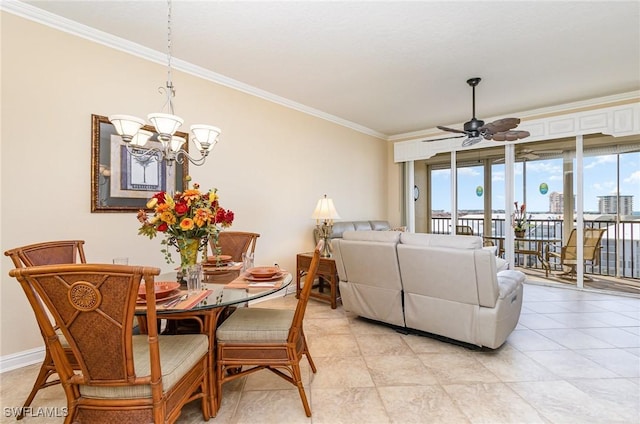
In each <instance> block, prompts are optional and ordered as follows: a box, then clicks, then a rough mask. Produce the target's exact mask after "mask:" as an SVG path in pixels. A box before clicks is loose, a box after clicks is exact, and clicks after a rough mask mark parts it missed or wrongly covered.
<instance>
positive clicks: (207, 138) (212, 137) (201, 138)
mask: <svg viewBox="0 0 640 424" xmlns="http://www.w3.org/2000/svg"><path fill="white" fill-rule="evenodd" d="M191 132H192V133H193V142H194V144H195V145H196V147H197V148H198V150H200V151H203V150H207V151H211V149H213V146H215V145H216V143H217V142H218V136H219V135H220V133H221V132H222V131H220V128H218V127H214V126H211V125H202V124H197V125H191Z"/></svg>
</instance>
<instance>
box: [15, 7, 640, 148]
mask: <svg viewBox="0 0 640 424" xmlns="http://www.w3.org/2000/svg"><path fill="white" fill-rule="evenodd" d="M25 3H28V4H30V5H33V6H36V7H38V8H42V9H45V10H46V11H49V12H51V13H54V14H56V15H59V16H62V17H65V18H68V19H71V20H73V21H76V22H79V23H82V24H84V25H87V26H89V27H93V28H96V29H98V30H101V31H104V32H107V33H109V34H113V35H115V36H118V37H122V38H124V39H127V40H130V41H132V42H135V43H138V44H140V45H143V46H146V47H149V48H152V49H155V50H158V51H160V52H166V48H167V46H166V45H167V41H166V38H167V35H166V32H167V18H166V13H167V3H166V2H157V1H108V2H107V1H82V2H79V1H26V2H25ZM172 33H173V55H174V56H175V57H176V58H178V59H181V60H184V61H186V62H190V63H192V64H195V65H198V66H200V67H203V68H205V69H209V70H211V71H213V72H215V73H217V74H220V75H223V76H225V77H227V78H231V79H233V80H236V81H238V82H240V83H243V84H247V85H249V86H251V87H255V88H257V89H259V90H263V91H265V92H268V93H272V94H274V95H275V96H279V97H281V98H285V99H288V100H290V101H292V102H295V103H297V104H300V105H304V106H305V107H307V108H312V109H315V110H318V111H320V112H322V113H324V114H329V115H332V116H335V117H338V118H339V119H340V120H345V121H349V122H351V123H355V124H357V125H359V126H362V127H365V128H367V129H369V130H371V132H372V133H374V134H379V135H381V136H393V135H399V134H405V133H409V132H414V131H419V130H424V129H429V128H433V127H435V126H436V125H448V126H451V125H460V123H462V122H465V121H467V120H469V119H470V118H471V89H470V88H469V87H468V86H467V84H466V82H465V81H466V80H467V79H468V78H470V77H475V76H479V77H482V82H481V83H480V85H479V86H478V88H477V89H476V112H477V113H476V114H477V117H478V118H480V119H482V118H487V117H504V116H512V115H515V116H518V115H517V113H518V112H520V111H527V110H532V109H537V108H542V107H548V106H554V105H559V104H563V103H570V102H575V101H580V100H585V99H590V98H595V97H602V96H608V95H614V94H620V93H625V92H631V91H634V90H639V89H640V2H638V1H629V2H624V1H586V2H578V1H566V2H559V1H532V2H527V1H502V2H496V1H471V2H461V1H422V2H417V1H411V2H403V1H379V2H363V1H341V2H324V1H314V2H310V1H287V2H271V1H260V2H245V1H234V2H217V1H216V2H214V1H179V0H175V1H174V2H173V25H172ZM178 88H179V87H178Z"/></svg>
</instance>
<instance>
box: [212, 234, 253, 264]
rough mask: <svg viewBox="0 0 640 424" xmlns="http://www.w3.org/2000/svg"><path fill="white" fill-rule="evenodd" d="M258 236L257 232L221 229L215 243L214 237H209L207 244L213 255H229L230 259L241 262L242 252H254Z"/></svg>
mask: <svg viewBox="0 0 640 424" xmlns="http://www.w3.org/2000/svg"><path fill="white" fill-rule="evenodd" d="M258 237H260V234H258V233H250V232H244V231H221V232H220V234H218V242H217V244H216V242H215V240H214V239H209V244H210V246H211V251H212V252H213V254H214V255H217V254H220V255H229V256H231V260H232V261H234V262H241V261H242V254H243V253H247V252H249V253H254V252H255V250H256V241H257V238H258Z"/></svg>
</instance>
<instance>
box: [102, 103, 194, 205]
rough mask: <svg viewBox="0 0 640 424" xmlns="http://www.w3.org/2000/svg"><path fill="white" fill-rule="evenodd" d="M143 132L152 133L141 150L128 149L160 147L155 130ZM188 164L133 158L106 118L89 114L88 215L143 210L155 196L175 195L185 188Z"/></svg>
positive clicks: (185, 135) (180, 134) (143, 149)
mask: <svg viewBox="0 0 640 424" xmlns="http://www.w3.org/2000/svg"><path fill="white" fill-rule="evenodd" d="M143 129H145V130H147V131H150V132H152V133H153V136H152V137H151V139H150V140H149V141H148V142H147V144H146V145H145V146H144V147H138V146H135V147H131V149H133V151H134V152H136V151H137V152H140V153H142V152H144V151H145V150H148V147H149V146H151V147H154V146H159V145H160V142H159V141H158V139H157V135H158V134H157V133H156V132H155V128H153V127H152V126H150V125H146V126H144V127H143ZM176 135H177V136H180V137H184V139H185V140H186V143H185V144H184V145H183V149H184V150H187V151H188V148H189V146H188V144H189V135H188V134H186V133H183V132H176ZM187 175H189V162H188V161H186V160H185V161H184V163H183V164H179V163H177V162H174V163H173V165H172V166H167V162H166V161H158V159H157V158H156V157H155V156H150V157H146V158H142V159H141V158H136V156H134V155H132V154H131V152H130V150H128V149H127V146H126V145H125V143H124V142H123V141H122V139H121V138H120V136H119V135H118V134H117V132H116V130H115V127H114V126H113V124H112V123H111V122H109V119H108V118H107V117H106V116H100V115H91V212H137V211H138V210H140V209H146V204H147V201H148V200H149V199H150V198H151V196H153V195H154V194H155V193H157V192H159V191H166V192H168V193H175V192H178V191H184V189H185V188H186V187H187Z"/></svg>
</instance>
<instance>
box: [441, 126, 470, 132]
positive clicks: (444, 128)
mask: <svg viewBox="0 0 640 424" xmlns="http://www.w3.org/2000/svg"><path fill="white" fill-rule="evenodd" d="M437 128H438V129H440V130H442V131H449V132H454V133H460V134H467V132H466V131H463V130H457V129H455V128H449V127H441V126H440V125H438V127H437Z"/></svg>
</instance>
